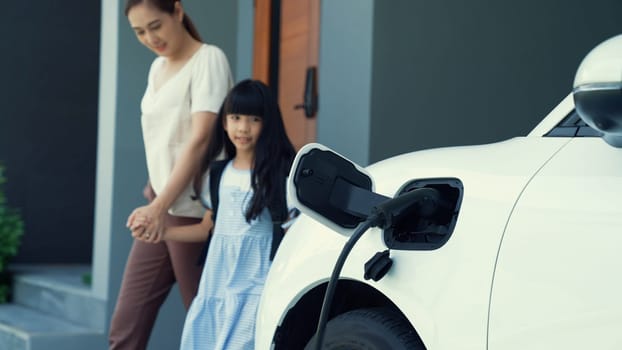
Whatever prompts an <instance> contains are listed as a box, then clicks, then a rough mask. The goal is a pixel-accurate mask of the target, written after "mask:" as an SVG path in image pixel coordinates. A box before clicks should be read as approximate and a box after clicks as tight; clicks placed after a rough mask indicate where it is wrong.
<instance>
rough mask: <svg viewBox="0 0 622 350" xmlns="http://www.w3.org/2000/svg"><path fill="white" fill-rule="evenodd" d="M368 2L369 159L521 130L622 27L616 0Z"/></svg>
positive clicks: (553, 101) (497, 138) (525, 129)
mask: <svg viewBox="0 0 622 350" xmlns="http://www.w3.org/2000/svg"><path fill="white" fill-rule="evenodd" d="M374 5H375V8H374V19H373V24H372V27H373V43H374V45H373V73H372V83H371V87H372V92H371V95H372V97H371V101H370V104H371V108H370V109H371V118H370V119H371V123H370V143H369V155H370V157H369V161H370V162H374V161H377V160H381V159H384V158H387V157H389V156H392V155H396V154H399V153H404V152H407V151H414V150H420V149H424V148H432V147H442V146H453V145H464V144H480V143H488V142H494V141H500V140H504V139H507V138H511V137H514V136H521V135H526V134H527V133H528V132H529V131H530V130H531V129H532V128H533V127H534V126H535V125H536V124H537V123H538V122H539V121H540V120H541V119H542V118H543V117H544V116H545V115H546V114H547V113H548V112H549V111H550V110H551V109H552V108H553V107H554V106H555V105H556V104H557V103H558V102H559V101H561V99H563V98H564V97H565V96H566V95H567V94H568V93H569V92H570V91H571V89H572V82H573V79H574V74H575V70H576V69H577V67H578V66H579V63H580V62H581V60H582V59H583V57H584V56H585V55H586V54H587V52H589V50H591V49H592V48H593V47H594V46H595V45H597V44H598V43H600V42H601V41H603V40H604V39H607V38H609V37H611V36H614V35H616V34H619V33H622V22H621V21H620V20H619V15H618V14H619V13H620V11H622V2H620V1H615V0H594V1H592V2H589V3H588V2H585V1H580V0H569V1H564V2H563V5H562V4H561V3H560V2H559V1H553V0H546V1H522V2H521V1H513V2H507V1H503V2H499V1H486V0H473V1H467V2H460V1H451V2H447V1H412V0H395V1H376V2H375V4H374Z"/></svg>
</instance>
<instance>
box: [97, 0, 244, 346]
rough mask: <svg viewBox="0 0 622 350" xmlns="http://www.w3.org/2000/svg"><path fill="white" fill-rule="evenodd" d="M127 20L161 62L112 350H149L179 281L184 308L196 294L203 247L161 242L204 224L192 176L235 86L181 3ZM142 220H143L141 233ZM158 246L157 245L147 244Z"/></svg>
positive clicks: (147, 120)
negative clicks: (182, 228)
mask: <svg viewBox="0 0 622 350" xmlns="http://www.w3.org/2000/svg"><path fill="white" fill-rule="evenodd" d="M125 14H126V16H127V17H128V20H129V22H130V25H131V27H132V29H133V30H134V32H135V33H136V36H137V38H138V40H139V41H140V42H141V43H142V44H143V45H145V46H146V47H147V48H149V49H150V50H152V51H153V52H154V53H156V54H157V55H158V57H157V58H156V59H155V60H154V61H153V63H152V65H151V69H150V71H149V77H148V82H147V88H146V90H145V94H144V96H143V99H142V101H141V112H142V116H141V123H142V129H143V138H144V142H145V153H146V158H147V169H148V172H149V182H148V183H147V186H146V187H145V190H144V194H145V196H146V197H147V199H149V200H150V203H149V204H148V205H146V206H143V207H140V208H137V209H135V210H134V211H133V212H132V213H131V215H130V216H129V218H128V220H127V226H128V227H133V228H134V231H135V232H138V233H139V235H140V236H141V239H142V240H144V241H146V242H147V243H146V242H144V241H141V240H135V241H134V244H133V245H132V249H131V251H130V255H129V257H128V261H127V265H126V268H125V273H124V276H123V282H122V285H121V290H120V292H119V297H118V300H117V305H116V308H115V312H114V314H113V317H112V320H111V325H110V335H109V344H110V349H132V350H136V349H144V348H145V347H146V345H147V342H148V339H149V335H150V333H151V329H152V328H153V324H154V322H155V319H156V316H157V313H158V310H159V308H160V306H161V304H162V303H163V302H164V300H165V298H166V296H167V294H168V292H169V291H170V289H171V287H172V285H173V284H174V283H175V281H177V282H178V284H179V290H180V292H181V295H182V298H183V302H184V305H185V306H186V308H188V307H189V305H190V303H191V301H192V299H193V297H194V296H195V294H196V291H197V287H198V283H199V278H200V275H201V267H200V266H198V265H197V264H196V262H197V259H198V258H199V256H200V252H201V249H202V247H203V243H201V242H197V243H183V242H164V241H161V237H162V233H163V230H164V227H165V226H169V225H171V226H179V225H192V224H196V223H198V222H200V218H202V217H203V213H204V209H203V208H202V207H201V205H200V203H199V202H198V201H193V200H192V199H191V195H192V193H193V192H192V186H191V180H192V176H193V175H194V174H195V173H196V172H197V171H198V169H199V165H200V163H201V160H202V159H203V157H204V154H205V150H206V147H207V142H208V141H209V135H210V134H211V129H212V127H213V124H214V121H215V119H216V113H217V112H218V110H219V108H220V105H221V104H222V101H223V100H224V98H225V96H226V94H227V92H228V90H229V88H230V87H231V85H232V79H231V72H230V69H229V64H228V62H227V59H226V57H225V55H224V54H223V53H222V51H221V50H220V49H218V48H217V47H215V46H212V45H207V44H204V43H202V42H201V39H200V37H199V35H198V33H197V31H196V29H195V27H194V25H193V24H192V22H191V21H190V19H189V18H188V16H187V15H186V14H185V13H184V10H183V7H182V5H181V3H180V2H179V1H174V0H128V1H127V2H126V7H125ZM136 217H144V218H146V220H144V222H143V224H142V225H141V226H140V227H139V228H138V229H136V227H135V225H133V223H134V220H135V218H136ZM148 243H157V244H148Z"/></svg>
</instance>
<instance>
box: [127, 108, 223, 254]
mask: <svg viewBox="0 0 622 350" xmlns="http://www.w3.org/2000/svg"><path fill="white" fill-rule="evenodd" d="M215 120H216V114H215V113H212V112H196V113H193V114H192V135H191V138H190V141H189V142H188V144H187V145H186V147H185V149H184V150H183V151H182V152H181V154H180V155H179V158H178V159H177V161H176V162H175V165H174V166H173V170H172V172H171V175H170V177H169V180H168V182H167V183H166V186H164V189H162V191H161V192H160V193H158V195H157V196H156V198H155V199H154V200H153V202H151V203H150V204H148V205H146V206H142V207H139V208H137V209H135V210H134V211H133V212H132V214H131V215H130V216H129V218H128V221H127V226H128V227H130V228H131V229H132V230H133V231H134V229H135V227H136V225H135V224H134V219H135V218H136V217H137V216H145V217H147V218H149V220H148V223H147V224H146V225H147V226H146V227H145V230H144V235H145V236H147V235H148V236H149V238H148V239H145V240H146V241H148V242H156V241H159V240H160V239H161V236H162V233H163V231H164V215H165V214H166V212H167V210H168V209H169V208H170V207H171V205H172V204H173V202H174V201H175V199H177V197H178V196H179V194H180V193H181V192H182V191H183V190H184V188H186V186H187V185H188V183H190V181H191V179H192V178H193V177H194V175H195V174H196V172H197V171H199V165H200V164H201V160H202V159H203V157H204V155H205V151H206V149H207V144H208V138H209V136H210V134H211V131H212V128H213V127H214V121H215Z"/></svg>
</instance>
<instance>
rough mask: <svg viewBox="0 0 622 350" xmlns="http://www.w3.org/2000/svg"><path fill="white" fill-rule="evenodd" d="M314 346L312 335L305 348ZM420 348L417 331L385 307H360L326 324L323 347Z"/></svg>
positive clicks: (349, 349)
mask: <svg viewBox="0 0 622 350" xmlns="http://www.w3.org/2000/svg"><path fill="white" fill-rule="evenodd" d="M314 349H315V336H313V338H311V340H310V341H309V343H308V344H307V346H306V347H305V350H314ZM346 349H347V350H387V349H392V350H423V349H425V346H424V345H423V343H422V342H421V339H419V336H418V335H417V332H415V330H414V329H413V328H412V327H411V326H410V324H409V323H408V321H407V320H405V319H404V317H403V316H401V315H400V314H398V313H397V312H394V311H392V310H390V309H387V308H372V309H359V310H353V311H349V312H346V313H344V314H341V315H339V316H337V317H335V318H334V319H332V320H330V321H329V322H328V323H327V324H326V331H325V333H324V344H323V346H322V350H346Z"/></svg>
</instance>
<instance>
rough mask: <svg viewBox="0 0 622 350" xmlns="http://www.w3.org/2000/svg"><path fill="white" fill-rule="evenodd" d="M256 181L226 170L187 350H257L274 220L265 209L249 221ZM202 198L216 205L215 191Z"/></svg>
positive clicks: (186, 332) (184, 341)
mask: <svg viewBox="0 0 622 350" xmlns="http://www.w3.org/2000/svg"><path fill="white" fill-rule="evenodd" d="M250 181H251V171H250V170H238V169H235V168H234V167H233V166H232V162H229V163H228V164H227V165H226V167H225V170H224V172H223V174H222V177H221V179H220V188H219V206H218V213H217V215H216V223H215V226H214V230H213V233H212V238H211V242H210V245H209V250H208V252H207V259H206V261H205V266H204V267H203V273H202V274H201V282H200V284H199V290H198V292H197V295H196V297H195V298H194V300H193V301H192V305H191V306H190V309H189V310H188V314H187V316H186V321H185V324H184V329H183V333H182V338H181V349H182V350H191V349H192V350H198V349H209V350H238V349H244V350H253V348H254V335H255V317H256V314H257V307H258V305H259V299H260V296H261V292H262V290H263V286H264V281H265V279H266V275H267V274H268V269H269V268H270V247H271V244H272V221H271V218H270V213H269V211H268V210H267V209H264V211H263V212H262V213H261V215H260V216H259V217H258V218H257V219H255V220H252V221H251V222H250V224H249V223H248V222H246V218H245V216H244V213H245V212H246V208H247V207H248V205H249V203H250V200H251V197H252V190H251V187H250ZM204 183H205V184H209V179H206V180H205V181H204ZM202 196H203V198H202V199H203V200H204V202H205V203H206V204H208V206H211V203H210V199H209V186H207V185H206V186H204V190H203V193H202Z"/></svg>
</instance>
